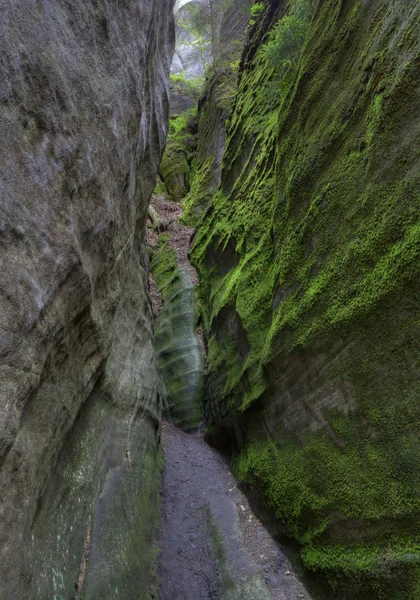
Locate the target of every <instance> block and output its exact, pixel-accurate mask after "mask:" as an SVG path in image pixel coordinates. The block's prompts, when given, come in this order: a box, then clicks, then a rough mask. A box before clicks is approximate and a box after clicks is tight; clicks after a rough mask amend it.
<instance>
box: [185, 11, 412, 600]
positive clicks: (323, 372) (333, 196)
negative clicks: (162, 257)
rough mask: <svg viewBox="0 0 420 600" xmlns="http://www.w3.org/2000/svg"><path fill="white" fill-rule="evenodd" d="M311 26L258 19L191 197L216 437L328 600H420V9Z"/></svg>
mask: <svg viewBox="0 0 420 600" xmlns="http://www.w3.org/2000/svg"><path fill="white" fill-rule="evenodd" d="M254 10H255V9H254ZM258 10H260V9H258ZM261 10H262V9H261ZM311 10H312V9H311V4H310V3H307V2H303V1H302V0H295V1H294V2H293V1H292V2H290V3H289V9H288V11H287V12H286V13H285V14H283V15H281V18H279V15H277V17H276V18H275V20H274V21H273V23H272V27H271V29H270V30H269V32H268V33H267V32H266V28H265V25H264V19H262V18H261V19H260V18H258V14H255V15H253V18H254V17H255V23H254V24H253V28H252V30H251V31H252V35H253V39H252V40H250V42H249V48H251V49H252V53H250V54H249V56H248V57H247V56H245V57H244V68H243V71H242V72H241V73H240V80H239V88H238V92H237V95H236V97H235V100H234V108H233V111H232V114H231V115H230V117H229V123H228V141H227V147H226V151H225V155H224V159H223V173H222V185H221V186H220V187H219V189H218V191H217V193H216V194H215V195H214V196H213V197H212V198H211V199H209V198H207V199H206V201H205V202H203V200H202V197H201V196H200V194H199V193H198V192H196V191H195V190H200V189H202V188H200V182H199V181H195V182H194V187H192V190H191V193H190V195H189V197H188V207H187V208H188V211H187V212H188V215H192V217H191V219H192V221H193V222H195V223H198V225H199V231H198V235H197V237H196V241H195V245H194V249H193V261H194V263H195V265H196V267H197V268H198V270H199V273H200V281H201V286H200V295H201V306H202V309H203V315H204V320H205V327H206V333H207V337H208V352H209V354H208V362H209V385H208V390H209V411H208V412H209V415H210V419H211V422H210V429H212V430H214V432H217V431H218V430H222V431H226V429H230V431H231V434H232V436H234V437H236V440H237V442H238V445H239V451H238V454H237V456H236V458H235V469H236V472H237V474H238V476H239V478H240V479H241V480H243V481H245V482H247V483H249V484H251V485H252V486H253V487H254V488H255V489H257V490H258V491H259V493H260V495H261V497H263V498H264V499H265V501H266V503H267V504H268V505H270V507H271V508H272V510H273V511H274V512H275V514H276V516H277V518H278V520H279V526H280V527H282V528H283V530H284V531H285V532H286V533H287V534H288V535H289V536H292V537H294V538H295V539H296V540H298V542H299V543H300V544H301V546H302V559H303V561H304V563H305V564H306V566H307V567H309V568H310V569H311V570H313V571H315V572H318V573H322V574H323V575H324V576H325V577H326V579H327V580H328V582H329V584H330V586H332V588H333V590H334V592H333V593H334V598H340V600H342V599H344V598H346V599H347V598H349V599H350V598H355V597H357V598H358V599H359V598H360V599H361V598H369V599H373V598H375V599H386V598H392V599H393V600H399V599H400V598H401V599H402V598H418V597H420V552H419V550H420V548H419V543H418V540H419V539H420V536H419V534H420V526H419V525H420V523H419V515H420V505H419V500H418V499H419V498H420V475H419V474H420V444H419V442H418V423H419V421H420V397H419V389H418V373H419V370H420V350H419V345H418V341H417V340H418V339H419V335H420V317H419V309H418V307H419V300H420V291H419V287H418V283H417V282H418V277H419V274H420V226H419V222H420V219H419V217H420V198H419V192H418V190H419V184H420V169H419V167H418V165H419V158H420V151H419V145H418V139H419V137H418V136H419V128H418V119H417V115H416V108H415V107H416V106H417V104H418V85H419V84H418V81H419V58H420V27H419V23H420V7H419V6H418V4H417V3H416V2H414V0H410V1H409V2H408V4H405V5H404V7H402V6H398V5H397V4H395V3H393V2H390V1H385V2H383V3H381V6H379V7H378V6H377V5H376V4H374V3H370V4H368V5H367V4H366V3H364V2H362V1H361V0H357V1H356V2H350V0H341V1H340V2H338V3H337V2H334V1H333V0H327V1H326V2H324V3H318V5H317V8H316V11H315V13H314V15H313V17H312V14H311ZM260 14H263V13H260ZM256 49H257V50H256ZM255 50H256V51H255ZM201 169H202V170H201V171H200V172H199V173H198V177H199V178H200V177H201V178H205V177H208V173H209V172H208V167H207V168H206V169H205V168H204V164H202V165H201ZM194 177H195V175H194ZM200 203H201V204H200ZM200 206H204V207H205V208H204V210H205V211H206V212H205V214H204V215H203V216H201V215H202V212H201V209H200ZM194 220H195V221H194ZM221 428H223V429H221Z"/></svg>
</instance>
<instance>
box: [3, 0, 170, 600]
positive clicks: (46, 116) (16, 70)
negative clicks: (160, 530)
mask: <svg viewBox="0 0 420 600" xmlns="http://www.w3.org/2000/svg"><path fill="white" fill-rule="evenodd" d="M0 14H1V23H0V55H1V60H0V131H1V146H0V181H1V184H0V185H1V187H0V193H1V207H0V403H1V404H0V406H1V408H0V464H1V480H0V557H1V559H0V597H1V599H2V600H16V599H19V600H24V599H28V600H43V599H47V598H48V599H53V598H54V599H56V600H58V599H64V598H75V597H76V598H82V597H83V598H84V599H92V600H93V599H97V600H99V599H100V600H105V599H107V600H109V599H112V598H126V599H134V598H136V599H139V598H146V597H148V585H149V571H150V566H151V562H152V558H153V556H152V554H153V553H152V550H153V539H154V530H155V526H156V523H157V520H158V516H159V515H158V510H159V503H158V498H159V478H158V476H157V470H156V465H155V463H156V451H157V444H158V432H159V425H160V410H161V407H160V400H159V397H158V394H157V381H158V378H157V372H156V368H155V361H154V347H153V334H152V312H151V307H150V301H149V297H148V259H147V252H146V250H145V244H144V230H145V220H146V215H147V207H148V202H149V199H150V196H151V192H152V189H153V187H154V184H155V179H156V173H157V170H158V166H159V162H160V159H161V152H162V148H163V145H164V141H165V136H166V129H167V116H168V78H169V68H170V62H171V55H172V50H173V42H174V40H173V22H172V21H173V12H172V2H171V0H159V2H158V1H157V0H141V2H140V1H139V2H136V1H126V0H121V1H120V2H115V1H111V0H102V1H101V2H97V1H96V0H95V1H94V0H83V1H82V0H71V1H70V0H54V2H32V1H30V0H14V1H13V2H12V1H6V0H0Z"/></svg>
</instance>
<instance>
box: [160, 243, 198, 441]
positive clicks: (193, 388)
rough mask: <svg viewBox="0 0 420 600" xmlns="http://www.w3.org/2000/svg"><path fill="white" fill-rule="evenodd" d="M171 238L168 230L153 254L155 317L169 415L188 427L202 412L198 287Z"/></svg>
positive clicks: (191, 425)
mask: <svg viewBox="0 0 420 600" xmlns="http://www.w3.org/2000/svg"><path fill="white" fill-rule="evenodd" d="M169 240H170V235H169V234H164V235H162V236H161V237H160V240H159V245H158V247H157V248H156V250H155V251H154V253H153V258H152V273H153V277H154V278H155V280H156V284H157V287H158V290H159V292H160V293H161V296H162V301H163V308H162V311H161V312H160V314H159V317H158V319H157V321H156V329H155V346H156V357H157V363H158V368H159V372H160V375H161V378H162V382H163V384H164V387H165V390H164V396H165V397H166V402H167V407H168V410H169V416H170V419H171V421H172V422H173V423H174V424H175V425H177V426H179V427H181V428H182V429H184V430H186V431H189V430H193V429H196V428H197V427H198V426H199V425H200V423H201V420H202V416H203V391H204V359H203V352H202V349H201V346H200V343H199V341H198V338H197V335H196V326H197V319H198V317H197V309H196V298H195V289H194V286H193V284H192V282H191V279H190V277H189V275H188V273H187V272H186V271H185V270H184V269H183V268H182V267H181V266H179V265H178V263H177V254H176V251H175V250H174V249H173V248H172V246H171V244H170V241H169Z"/></svg>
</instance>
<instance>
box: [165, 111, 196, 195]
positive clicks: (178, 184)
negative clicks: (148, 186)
mask: <svg viewBox="0 0 420 600" xmlns="http://www.w3.org/2000/svg"><path fill="white" fill-rule="evenodd" d="M196 113H197V109H196V108H192V109H190V110H187V111H185V112H184V113H182V114H180V115H176V116H174V117H171V118H170V120H169V131H168V138H167V141H166V148H165V152H164V154H163V157H162V162H161V164H160V169H159V174H160V177H161V179H162V181H163V183H164V185H165V190H164V191H165V192H166V194H167V195H168V197H169V198H171V199H172V200H175V201H178V202H179V201H180V200H181V199H182V198H183V197H184V196H185V195H186V193H187V192H188V189H189V185H190V163H191V161H192V160H193V156H194V154H195V149H196Z"/></svg>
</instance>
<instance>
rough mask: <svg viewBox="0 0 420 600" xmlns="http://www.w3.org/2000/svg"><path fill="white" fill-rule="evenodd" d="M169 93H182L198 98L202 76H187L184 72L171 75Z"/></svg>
mask: <svg viewBox="0 0 420 600" xmlns="http://www.w3.org/2000/svg"><path fill="white" fill-rule="evenodd" d="M170 81H171V93H176V94H182V95H183V96H186V97H187V98H191V99H192V100H198V98H199V97H200V94H201V92H202V89H203V85H204V77H194V78H187V77H186V76H185V72H182V73H177V74H174V75H171V77H170Z"/></svg>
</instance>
